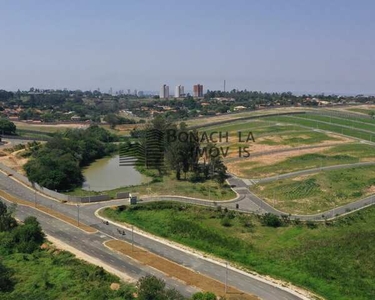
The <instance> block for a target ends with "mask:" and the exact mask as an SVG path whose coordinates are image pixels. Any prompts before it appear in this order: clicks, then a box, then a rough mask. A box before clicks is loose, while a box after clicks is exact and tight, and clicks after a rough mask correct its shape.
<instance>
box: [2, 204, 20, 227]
mask: <svg viewBox="0 0 375 300" xmlns="http://www.w3.org/2000/svg"><path fill="white" fill-rule="evenodd" d="M15 227H17V222H16V220H15V219H14V218H13V217H12V212H11V210H9V209H8V207H7V206H6V205H5V204H4V203H3V202H1V201H0V232H3V231H10V230H12V229H13V228H15Z"/></svg>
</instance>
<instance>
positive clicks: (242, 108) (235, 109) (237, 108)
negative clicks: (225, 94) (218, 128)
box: [233, 105, 247, 111]
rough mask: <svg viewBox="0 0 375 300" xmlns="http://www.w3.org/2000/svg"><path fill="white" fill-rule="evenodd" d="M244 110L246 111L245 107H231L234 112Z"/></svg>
mask: <svg viewBox="0 0 375 300" xmlns="http://www.w3.org/2000/svg"><path fill="white" fill-rule="evenodd" d="M245 109H247V107H246V106H242V105H239V106H235V107H233V110H234V111H239V110H245Z"/></svg>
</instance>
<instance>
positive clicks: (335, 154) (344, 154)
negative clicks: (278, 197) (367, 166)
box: [227, 143, 375, 178]
mask: <svg viewBox="0 0 375 300" xmlns="http://www.w3.org/2000/svg"><path fill="white" fill-rule="evenodd" d="M304 152H305V154H302V153H304ZM367 161H375V147H374V146H370V145H366V144H360V143H351V144H342V145H337V146H333V147H327V148H317V149H307V150H299V151H293V152H287V153H280V154H276V155H275V154H272V155H266V156H260V157H253V158H250V159H246V161H237V162H232V163H230V162H229V163H227V166H228V168H229V171H230V172H232V173H234V174H236V175H238V176H240V177H244V178H263V177H269V176H274V175H278V174H286V173H291V172H295V171H301V170H307V169H313V168H319V167H327V166H334V165H342V164H351V163H358V162H367Z"/></svg>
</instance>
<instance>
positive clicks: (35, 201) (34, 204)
mask: <svg viewBox="0 0 375 300" xmlns="http://www.w3.org/2000/svg"><path fill="white" fill-rule="evenodd" d="M34 206H35V207H36V189H35V187H34Z"/></svg>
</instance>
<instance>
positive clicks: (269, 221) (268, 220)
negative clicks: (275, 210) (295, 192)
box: [261, 213, 283, 228]
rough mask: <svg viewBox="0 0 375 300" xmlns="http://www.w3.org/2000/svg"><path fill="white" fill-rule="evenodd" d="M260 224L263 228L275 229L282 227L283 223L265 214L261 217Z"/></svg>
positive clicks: (269, 214) (275, 217) (277, 218)
mask: <svg viewBox="0 0 375 300" xmlns="http://www.w3.org/2000/svg"><path fill="white" fill-rule="evenodd" d="M261 222H262V224H263V225H264V226H268V227H274V228H277V227H281V226H283V221H282V220H281V219H280V218H279V217H278V216H276V215H274V214H271V213H266V214H265V215H264V216H262V217H261Z"/></svg>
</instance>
